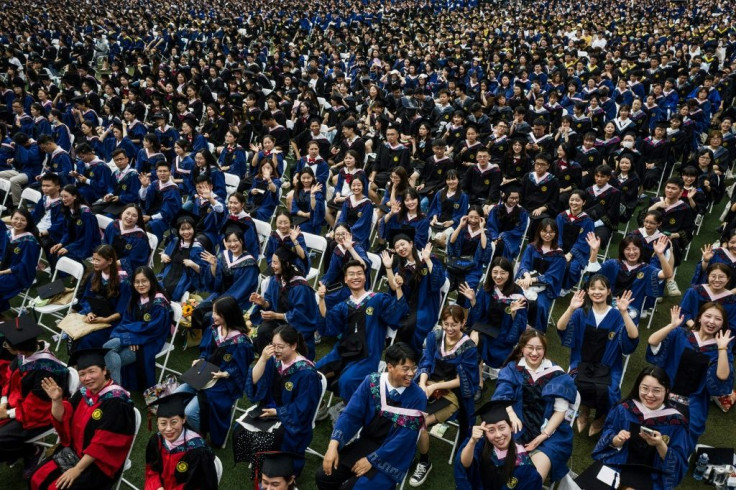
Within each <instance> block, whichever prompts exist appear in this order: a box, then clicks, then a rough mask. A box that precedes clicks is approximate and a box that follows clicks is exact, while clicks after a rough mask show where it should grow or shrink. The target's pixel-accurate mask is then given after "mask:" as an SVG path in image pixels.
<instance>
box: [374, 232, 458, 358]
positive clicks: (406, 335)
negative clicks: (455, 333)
mask: <svg viewBox="0 0 736 490" xmlns="http://www.w3.org/2000/svg"><path fill="white" fill-rule="evenodd" d="M413 231H414V230H413V229H412V228H408V229H405V230H401V229H399V230H394V231H393V232H392V236H391V243H392V244H393V249H394V251H395V253H396V257H393V256H391V255H390V254H389V253H388V252H385V253H383V254H382V255H381V259H382V262H383V266H384V268H385V269H386V277H387V279H388V284H389V287H390V289H391V290H392V291H396V289H398V288H401V289H402V291H403V296H404V297H405V298H406V303H407V305H408V306H409V311H408V313H407V315H404V316H403V317H402V318H401V320H400V321H399V322H398V323H391V324H390V325H391V326H392V327H394V328H396V329H397V330H398V334H397V338H398V339H399V340H401V341H402V342H406V343H407V344H409V345H411V346H412V348H413V349H414V350H415V351H416V352H417V353H421V351H422V345H423V344H424V339H425V338H426V337H427V334H428V333H429V332H430V331H431V330H432V328H434V326H435V325H436V324H437V318H438V316H439V312H440V301H441V300H442V294H441V292H440V290H441V289H442V286H443V285H444V283H445V279H446V276H445V269H444V267H442V263H441V262H440V261H439V260H438V259H437V258H436V257H434V256H433V255H432V245H431V244H429V243H428V244H427V245H425V247H424V248H423V249H422V250H421V252H420V251H418V250H417V248H416V247H415V246H414V239H413V235H414V234H413Z"/></svg>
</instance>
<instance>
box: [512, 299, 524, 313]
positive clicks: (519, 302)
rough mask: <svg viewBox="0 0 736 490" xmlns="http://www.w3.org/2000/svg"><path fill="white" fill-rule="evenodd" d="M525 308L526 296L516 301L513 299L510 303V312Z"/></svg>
mask: <svg viewBox="0 0 736 490" xmlns="http://www.w3.org/2000/svg"><path fill="white" fill-rule="evenodd" d="M523 308H526V298H519V299H517V300H516V301H512V302H511V304H510V305H509V310H510V313H514V312H516V311H519V310H521V309H523Z"/></svg>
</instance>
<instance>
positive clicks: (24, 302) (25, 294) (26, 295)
mask: <svg viewBox="0 0 736 490" xmlns="http://www.w3.org/2000/svg"><path fill="white" fill-rule="evenodd" d="M42 257H43V249H40V250H39V251H38V259H37V260H36V264H38V263H40V262H41V258H42ZM37 282H38V281H37V280H36V278H35V277H34V278H33V282H31V285H30V286H28V287H27V288H26V290H25V291H23V298H22V299H21V302H20V306H17V307H13V308H11V311H14V312H15V313H17V314H18V315H20V314H22V313H23V312H24V311H25V310H26V308H27V307H28V306H30V304H31V299H30V295H29V293H30V292H31V288H32V287H34V286H35V285H36V283H37Z"/></svg>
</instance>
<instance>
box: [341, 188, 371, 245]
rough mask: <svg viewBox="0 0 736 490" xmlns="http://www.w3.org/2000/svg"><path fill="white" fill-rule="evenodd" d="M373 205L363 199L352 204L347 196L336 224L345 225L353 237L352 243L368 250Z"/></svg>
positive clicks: (350, 198)
mask: <svg viewBox="0 0 736 490" xmlns="http://www.w3.org/2000/svg"><path fill="white" fill-rule="evenodd" d="M373 212H374V210H373V203H372V202H371V200H370V199H368V198H367V197H364V198H363V199H361V200H360V201H358V202H357V203H353V200H352V196H348V198H347V199H345V202H343V203H342V208H341V209H340V221H338V222H337V223H336V224H346V225H347V226H348V228H350V234H351V235H353V241H354V242H355V243H359V244H360V245H362V246H363V248H364V249H366V250H367V249H368V247H369V245H370V243H369V241H370V238H371V227H372V226H373Z"/></svg>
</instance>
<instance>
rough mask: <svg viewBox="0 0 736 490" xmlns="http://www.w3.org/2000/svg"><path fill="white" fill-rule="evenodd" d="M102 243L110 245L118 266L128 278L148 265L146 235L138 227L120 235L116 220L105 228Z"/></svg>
mask: <svg viewBox="0 0 736 490" xmlns="http://www.w3.org/2000/svg"><path fill="white" fill-rule="evenodd" d="M102 243H105V244H107V245H112V247H113V248H114V249H115V251H116V252H117V254H118V260H120V265H121V266H122V268H123V269H125V270H126V271H127V272H128V275H130V276H132V275H133V272H135V270H136V269H137V268H138V267H140V266H143V265H148V256H149V254H150V253H151V249H150V247H149V246H148V235H146V232H145V231H143V230H141V229H140V228H138V227H135V228H133V229H132V230H128V231H126V232H125V233H122V231H121V226H120V220H119V219H116V220H115V221H113V222H112V223H110V224H109V225H107V228H105V234H104V236H103V237H102Z"/></svg>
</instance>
